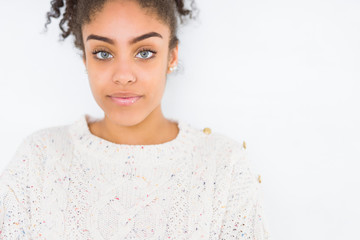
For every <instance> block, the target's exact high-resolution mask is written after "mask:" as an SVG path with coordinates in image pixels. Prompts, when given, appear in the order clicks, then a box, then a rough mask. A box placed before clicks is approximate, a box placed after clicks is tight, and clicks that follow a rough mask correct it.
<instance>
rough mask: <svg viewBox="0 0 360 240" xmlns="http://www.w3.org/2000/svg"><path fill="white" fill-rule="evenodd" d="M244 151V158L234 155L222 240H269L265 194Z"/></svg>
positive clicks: (221, 234) (222, 227) (222, 226)
mask: <svg viewBox="0 0 360 240" xmlns="http://www.w3.org/2000/svg"><path fill="white" fill-rule="evenodd" d="M244 151H245V150H244V149H242V152H243V153H244V154H243V155H236V154H235V157H236V159H235V163H234V168H233V171H232V177H231V182H230V188H229V193H228V199H227V204H226V206H225V207H226V211H225V216H224V219H223V222H222V225H221V233H220V239H221V240H225V239H226V240H230V239H234V240H240V239H241V240H243V239H244V240H245V239H248V240H268V239H269V233H268V225H267V222H266V219H265V218H264V211H263V192H262V189H261V187H260V182H259V181H258V180H257V177H256V176H255V175H254V174H253V172H252V169H251V166H250V163H249V161H248V159H247V157H246V152H244Z"/></svg>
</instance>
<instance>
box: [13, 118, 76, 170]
mask: <svg viewBox="0 0 360 240" xmlns="http://www.w3.org/2000/svg"><path fill="white" fill-rule="evenodd" d="M68 128H69V125H59V126H53V127H47V128H42V129H38V130H36V131H33V132H32V133H30V134H28V135H26V136H25V137H24V138H23V139H22V140H21V142H20V144H19V145H18V146H17V148H16V151H15V153H14V154H13V157H12V159H11V160H10V161H9V162H8V163H7V166H6V169H8V170H11V169H23V170H24V171H25V169H27V171H31V169H34V168H37V169H39V168H43V165H44V164H45V163H46V162H49V161H51V160H52V159H53V158H52V156H53V155H55V154H59V153H60V151H59V150H65V149H64V148H68V147H70V144H69V143H70V141H69V139H70V138H69V131H68Z"/></svg>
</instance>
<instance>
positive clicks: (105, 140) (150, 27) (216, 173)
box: [0, 0, 268, 240]
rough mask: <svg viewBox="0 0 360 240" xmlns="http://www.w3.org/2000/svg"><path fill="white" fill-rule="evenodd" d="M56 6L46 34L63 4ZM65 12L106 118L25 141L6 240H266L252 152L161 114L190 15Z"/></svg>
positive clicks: (136, 1) (134, 10) (2, 197)
mask: <svg viewBox="0 0 360 240" xmlns="http://www.w3.org/2000/svg"><path fill="white" fill-rule="evenodd" d="M51 4H52V9H51V12H49V13H48V22H47V24H48V23H50V17H55V18H57V17H59V16H60V9H61V7H63V6H64V3H63V1H62V0H54V1H52V2H51ZM65 7H66V10H65V13H64V16H63V19H62V21H61V22H60V27H61V29H62V31H63V35H62V36H63V38H66V37H67V36H69V35H70V34H73V35H74V37H75V46H76V47H78V48H79V49H80V50H81V51H82V60H83V62H84V64H85V67H86V70H87V73H88V77H89V82H90V86H91V90H92V93H93V95H94V98H95V100H96V102H97V103H98V105H99V106H100V108H101V109H102V110H103V111H104V118H103V119H95V118H93V117H91V116H89V115H87V114H84V115H82V117H81V118H80V119H78V120H77V121H74V123H73V124H70V125H64V126H58V127H52V128H46V129H41V130H39V131H37V132H34V133H33V134H31V135H29V136H28V137H26V138H25V139H24V141H23V142H22V144H21V145H20V147H19V148H18V150H17V152H16V154H15V156H14V158H13V159H12V161H11V162H10V163H9V164H8V166H7V167H6V169H5V171H4V172H3V174H2V176H1V178H0V179H1V181H0V206H1V211H0V220H1V221H0V224H1V233H0V236H1V237H2V239H99V240H101V239H106V240H107V239H257V240H259V239H268V233H267V227H266V223H265V222H264V219H263V210H262V204H261V189H260V186H259V183H260V181H258V180H257V179H256V177H255V176H254V175H253V173H252V172H251V170H250V164H249V161H248V160H247V158H246V150H245V149H246V145H245V142H244V143H243V144H240V143H238V142H236V141H235V140H233V139H231V138H228V137H226V136H223V135H221V134H218V133H211V130H210V129H209V128H205V129H203V130H200V129H196V128H194V127H192V126H191V125H189V124H187V123H185V122H183V121H181V120H171V119H166V118H165V117H164V115H163V114H162V111H161V105H160V103H161V99H162V96H163V92H164V89H165V84H166V76H167V74H169V73H171V72H172V71H173V70H174V69H175V68H176V66H177V62H178V42H179V41H178V38H177V37H176V32H177V23H178V18H179V19H180V20H181V21H182V20H183V17H185V16H191V13H192V11H191V10H188V9H185V8H184V2H183V1H182V0H148V1H140V0H133V1H130V0H127V1H125V0H111V1H110V0H109V1H105V0H103V1H99V0H92V1H89V0H79V1H74V0H69V1H66V6H65ZM65 23H67V24H68V29H67V30H65V29H64V28H63V25H64V24H65ZM45 26H46V25H45Z"/></svg>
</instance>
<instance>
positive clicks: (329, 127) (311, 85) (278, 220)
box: [0, 0, 360, 240]
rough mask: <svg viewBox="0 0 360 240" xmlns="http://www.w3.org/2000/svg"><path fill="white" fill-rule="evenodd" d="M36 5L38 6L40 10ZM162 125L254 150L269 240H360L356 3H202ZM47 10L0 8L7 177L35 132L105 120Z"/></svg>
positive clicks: (183, 34)
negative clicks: (179, 122) (174, 122)
mask: <svg viewBox="0 0 360 240" xmlns="http://www.w3.org/2000/svg"><path fill="white" fill-rule="evenodd" d="M35 2H36V3H35ZM197 3H198V7H199V9H200V11H201V12H200V15H199V20H198V21H197V22H192V23H189V24H188V25H187V26H186V27H184V28H182V29H181V31H180V32H179V36H180V40H181V45H180V58H181V64H182V66H183V71H182V72H180V73H178V74H177V75H174V76H171V77H170V78H169V82H168V86H167V89H166V92H165V96H164V99H163V109H164V113H165V115H166V116H167V117H173V118H181V119H184V120H186V121H188V122H189V123H191V124H192V125H194V126H196V127H200V128H203V127H211V128H212V130H213V131H217V132H221V133H224V134H226V135H228V136H230V137H233V138H234V139H236V140H239V141H242V140H245V141H246V142H247V146H248V148H247V150H248V156H249V158H251V162H252V163H253V166H254V172H256V173H258V174H261V176H262V187H263V191H264V197H265V199H264V201H265V205H264V207H265V213H266V215H267V221H268V223H269V227H270V233H271V235H272V239H274V240H275V239H277V240H288V239H292V240H303V239H317V240H318V239H327V240H335V239H359V233H358V227H359V224H360V220H359V216H360V207H359V202H360V192H359V189H360V180H359V178H360V177H359V174H358V173H359V170H360V164H359V161H360V138H359V136H360V126H359V124H360V113H359V109H360V106H359V105H360V83H359V80H360V68H359V64H360V47H359V46H360V14H359V12H360V1H358V0H301V1H300V0H298V1H288V0H272V1H266V0H256V1H250V0H232V1H231V0H222V1H215V0H197ZM49 6H50V0H37V1H25V0H18V1H13V0H1V2H0V46H1V57H0V104H1V105H0V146H1V159H0V165H1V166H0V167H1V168H3V167H4V166H5V165H6V164H7V162H8V161H10V159H11V157H12V154H13V153H14V152H15V150H16V148H17V146H18V144H19V143H20V141H21V140H22V139H23V138H24V137H25V136H26V135H28V134H30V133H32V132H33V131H35V130H38V129H40V128H45V127H50V126H56V125H60V124H61V125H62V124H69V123H71V122H73V121H74V120H75V119H77V118H78V117H79V116H80V114H82V113H89V114H91V115H94V116H101V113H102V112H101V109H100V108H99V107H98V106H97V104H96V103H95V101H94V100H93V98H92V95H91V92H90V88H89V86H88V82H87V79H86V74H85V68H84V67H83V63H82V61H81V60H80V57H79V56H78V55H77V51H75V50H74V47H73V46H72V39H67V40H66V41H65V42H62V43H59V42H58V41H57V40H58V34H59V33H60V31H59V29H58V26H57V23H58V21H54V22H53V23H52V24H51V25H49V31H48V33H46V34H40V32H41V31H42V29H43V24H44V23H45V12H46V11H48V10H49Z"/></svg>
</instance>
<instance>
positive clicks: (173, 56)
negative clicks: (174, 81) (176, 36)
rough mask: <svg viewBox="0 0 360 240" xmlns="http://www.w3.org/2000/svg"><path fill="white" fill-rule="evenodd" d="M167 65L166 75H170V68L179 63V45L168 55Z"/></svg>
mask: <svg viewBox="0 0 360 240" xmlns="http://www.w3.org/2000/svg"><path fill="white" fill-rule="evenodd" d="M169 55H170V56H169V63H168V70H167V73H171V71H170V68H171V67H174V66H176V65H177V64H178V62H179V44H177V45H176V47H174V48H173V49H172V50H171V51H170V54H169Z"/></svg>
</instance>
